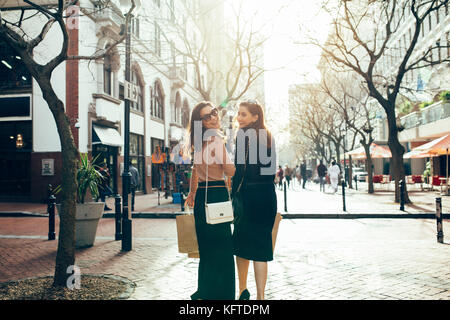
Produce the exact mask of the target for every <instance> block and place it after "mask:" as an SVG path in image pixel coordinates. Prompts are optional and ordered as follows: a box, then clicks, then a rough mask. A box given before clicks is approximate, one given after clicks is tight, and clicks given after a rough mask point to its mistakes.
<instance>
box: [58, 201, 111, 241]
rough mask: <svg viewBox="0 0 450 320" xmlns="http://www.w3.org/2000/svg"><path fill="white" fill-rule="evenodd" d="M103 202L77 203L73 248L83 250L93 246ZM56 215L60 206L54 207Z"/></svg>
mask: <svg viewBox="0 0 450 320" xmlns="http://www.w3.org/2000/svg"><path fill="white" fill-rule="evenodd" d="M104 206H105V203H104V202H88V203H77V208H76V213H75V247H76V248H85V247H91V246H93V245H94V241H95V236H96V234H97V227H98V221H99V220H100V218H101V217H102V215H103V208H104ZM56 207H57V209H58V213H59V212H60V210H61V204H57V205H56Z"/></svg>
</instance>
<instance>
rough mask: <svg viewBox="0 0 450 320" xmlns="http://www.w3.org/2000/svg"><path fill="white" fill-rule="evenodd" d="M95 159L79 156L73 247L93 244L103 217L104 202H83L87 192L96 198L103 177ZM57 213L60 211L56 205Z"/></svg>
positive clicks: (59, 207)
mask: <svg viewBox="0 0 450 320" xmlns="http://www.w3.org/2000/svg"><path fill="white" fill-rule="evenodd" d="M97 158H98V156H97V157H95V158H94V159H93V160H92V161H90V160H89V158H88V155H87V154H80V166H79V168H78V171H77V207H76V214H75V247H76V248H83V247H90V246H92V245H93V244H94V241H95V235H96V233H97V226H98V222H99V220H100V218H101V217H102V215H103V208H104V206H105V203H104V202H94V201H89V202H85V200H86V195H87V191H88V190H89V191H90V194H91V195H92V197H93V198H94V199H97V198H98V194H99V190H98V187H99V185H100V184H101V182H102V179H103V176H102V175H101V173H100V172H99V170H98V169H99V166H98V165H97V164H96V161H97ZM57 208H58V212H59V210H60V209H61V206H60V205H57Z"/></svg>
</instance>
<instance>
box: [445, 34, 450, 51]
mask: <svg viewBox="0 0 450 320" xmlns="http://www.w3.org/2000/svg"><path fill="white" fill-rule="evenodd" d="M446 38H447V57H450V32H447V33H446Z"/></svg>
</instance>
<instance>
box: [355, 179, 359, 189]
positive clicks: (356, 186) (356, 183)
mask: <svg viewBox="0 0 450 320" xmlns="http://www.w3.org/2000/svg"><path fill="white" fill-rule="evenodd" d="M355 190H356V191H358V177H357V176H355Z"/></svg>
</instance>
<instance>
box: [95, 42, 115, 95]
mask: <svg viewBox="0 0 450 320" xmlns="http://www.w3.org/2000/svg"><path fill="white" fill-rule="evenodd" d="M101 41H102V42H103V41H106V42H107V41H108V40H104V39H103V40H101ZM109 47H110V43H108V42H107V43H106V45H105V46H104V49H105V50H107V49H108V48H109ZM119 69H120V55H119V52H118V51H117V48H115V47H114V48H112V50H110V51H109V52H108V54H107V55H105V56H104V58H103V93H104V94H107V95H110V96H112V97H118V92H117V88H116V84H117V82H116V81H117V72H118V71H119ZM99 90H101V88H99Z"/></svg>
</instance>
